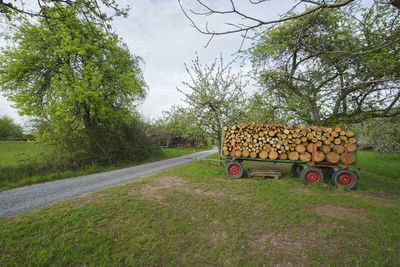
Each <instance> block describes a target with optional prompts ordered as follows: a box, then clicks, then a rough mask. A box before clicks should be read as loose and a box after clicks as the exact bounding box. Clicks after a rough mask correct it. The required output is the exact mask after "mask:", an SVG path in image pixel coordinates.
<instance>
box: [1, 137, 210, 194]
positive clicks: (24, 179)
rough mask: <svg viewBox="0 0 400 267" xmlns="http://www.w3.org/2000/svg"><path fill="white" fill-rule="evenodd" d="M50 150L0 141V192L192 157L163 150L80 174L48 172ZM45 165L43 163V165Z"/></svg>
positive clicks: (178, 150)
mask: <svg viewBox="0 0 400 267" xmlns="http://www.w3.org/2000/svg"><path fill="white" fill-rule="evenodd" d="M52 149H53V148H52V147H51V146H46V145H39V144H32V143H27V142H18V141H0V191H4V190H7V189H10V188H15V187H19V186H24V185H29V184H35V183H41V182H47V181H53V180H57V179H64V178H70V177H75V176H80V175H86V174H91V173H97V172H103V171H108V170H113V169H116V168H123V167H129V166H134V165H137V164H141V163H147V162H153V161H157V160H163V159H169V158H174V157H179V156H182V155H187V154H190V153H193V151H194V150H193V148H164V149H162V151H160V153H158V154H157V156H155V157H152V158H149V159H147V160H145V161H141V162H134V163H131V164H127V163H124V164H120V165H114V166H98V165H92V166H87V167H85V168H83V169H79V170H66V171H58V170H48V169H47V168H46V166H41V165H44V164H45V163H44V164H43V163H42V162H43V161H44V160H43V159H46V156H47V157H48V156H49V153H51V152H52ZM209 149H211V146H203V147H200V148H197V149H196V152H200V151H204V150H209ZM44 162H45V161H44Z"/></svg>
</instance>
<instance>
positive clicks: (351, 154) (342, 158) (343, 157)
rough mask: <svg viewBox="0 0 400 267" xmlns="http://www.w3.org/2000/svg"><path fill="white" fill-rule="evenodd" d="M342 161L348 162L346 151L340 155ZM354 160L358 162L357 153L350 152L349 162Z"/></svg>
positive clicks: (351, 162) (348, 155)
mask: <svg viewBox="0 0 400 267" xmlns="http://www.w3.org/2000/svg"><path fill="white" fill-rule="evenodd" d="M340 161H341V162H343V163H346V162H345V161H346V153H343V154H342V155H341V156H340ZM354 162H356V155H354V154H353V153H348V154H347V164H353V163H354Z"/></svg>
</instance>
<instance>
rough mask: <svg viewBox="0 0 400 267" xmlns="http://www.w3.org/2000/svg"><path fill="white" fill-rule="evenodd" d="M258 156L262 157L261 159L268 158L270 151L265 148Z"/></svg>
mask: <svg viewBox="0 0 400 267" xmlns="http://www.w3.org/2000/svg"><path fill="white" fill-rule="evenodd" d="M258 156H259V157H260V159H266V158H268V151H266V150H263V151H261V152H260V154H258Z"/></svg>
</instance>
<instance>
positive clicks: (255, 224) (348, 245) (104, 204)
mask: <svg viewBox="0 0 400 267" xmlns="http://www.w3.org/2000/svg"><path fill="white" fill-rule="evenodd" d="M363 153H364V152H362V153H361V154H360V155H359V156H362V155H363ZM369 153H370V152H368V153H367V155H370V154H369ZM383 157H384V156H383ZM373 158H375V159H378V160H380V159H382V158H381V157H380V156H379V155H378V156H375V155H372V156H371V159H373ZM375 159H374V160H371V161H367V160H366V161H365V162H363V161H362V160H361V162H360V163H361V165H362V166H361V167H362V168H363V166H366V165H368V166H369V167H370V169H367V168H366V169H367V170H368V171H365V172H364V171H362V172H361V177H362V178H361V179H360V184H359V186H358V187H357V189H356V190H352V191H348V190H343V189H341V188H337V187H335V186H332V185H325V186H322V185H312V186H308V185H304V184H303V183H302V182H300V181H299V179H294V178H292V177H290V176H289V170H288V168H287V166H286V165H274V166H275V167H276V168H280V169H281V170H282V172H283V177H282V179H280V180H273V179H267V180H261V179H239V180H232V179H229V178H228V177H226V175H225V173H224V168H221V167H217V166H209V165H204V164H200V163H190V164H186V165H182V166H178V167H175V168H172V169H169V170H166V171H163V172H160V173H158V174H156V175H152V176H149V177H145V178H143V179H141V180H139V181H137V182H131V183H128V184H125V185H121V186H116V187H112V188H109V189H105V190H101V191H97V192H94V193H92V194H88V195H84V196H81V197H78V198H74V199H71V200H67V201H62V202H59V203H56V204H54V205H51V206H48V207H44V208H41V209H38V210H35V211H30V212H26V213H23V214H20V215H16V216H13V217H9V218H3V219H0V240H2V241H1V244H0V247H1V249H0V265H3V266H8V265H10V266H12V265H15V266H21V265H54V266H63V265H91V266H99V265H100V266H120V265H129V266H143V265H144V266H148V265H151V266H154V265H163V266H176V265H178V266H182V265H186V266H192V265H196V266H199V265H200V266H202V265H235V266H256V265H273V266H274V265H290V264H291V265H295V266H299V265H306V266H310V265H312V266H320V265H328V266H343V265H352V266H396V265H397V266H398V265H399V262H400V177H399V175H397V176H396V175H393V176H392V173H391V172H389V174H388V175H389V176H385V175H383V174H381V173H380V172H379V171H378V167H377V166H378V165H379V164H380V162H379V161H376V160H375ZM365 164H366V165H365ZM374 165H377V166H376V168H374ZM390 166H391V167H393V168H394V169H393V170H397V168H398V162H396V161H393V162H391V164H390ZM380 179H382V180H384V181H385V182H384V183H381V184H380V187H378V188H375V185H376V184H379V180H380Z"/></svg>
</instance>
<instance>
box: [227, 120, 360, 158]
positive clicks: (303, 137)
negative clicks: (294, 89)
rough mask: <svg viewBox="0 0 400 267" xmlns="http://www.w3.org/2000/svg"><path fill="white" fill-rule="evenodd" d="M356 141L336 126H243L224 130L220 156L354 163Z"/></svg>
mask: <svg viewBox="0 0 400 267" xmlns="http://www.w3.org/2000/svg"><path fill="white" fill-rule="evenodd" d="M356 142H357V140H356V139H355V137H354V132H353V131H351V130H348V131H345V130H343V129H342V128H340V127H322V126H306V125H300V126H286V125H281V124H255V123H244V124H240V125H234V126H226V127H224V141H223V154H224V155H225V156H231V157H233V153H234V151H235V156H236V157H244V158H247V157H250V158H257V157H258V158H261V159H270V160H276V159H280V160H292V161H298V160H300V161H304V162H307V161H311V155H312V151H313V147H314V160H315V162H322V161H323V162H329V163H338V162H339V161H341V162H343V163H344V162H345V147H347V151H348V153H347V162H348V164H352V163H354V162H355V161H356V156H355V154H354V153H353V152H355V151H356V148H357V145H356Z"/></svg>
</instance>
